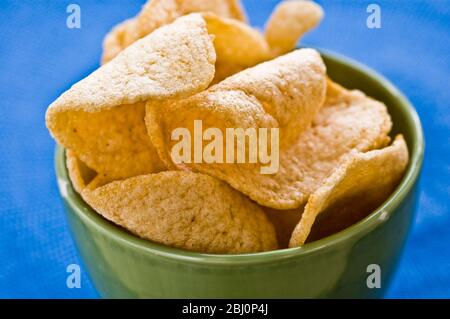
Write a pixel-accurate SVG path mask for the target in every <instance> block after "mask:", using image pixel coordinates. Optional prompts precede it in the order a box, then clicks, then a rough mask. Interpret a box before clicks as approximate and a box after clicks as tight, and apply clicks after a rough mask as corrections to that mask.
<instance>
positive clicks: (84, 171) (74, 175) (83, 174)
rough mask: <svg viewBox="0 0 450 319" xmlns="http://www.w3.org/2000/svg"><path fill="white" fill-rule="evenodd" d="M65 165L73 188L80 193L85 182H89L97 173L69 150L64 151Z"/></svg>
mask: <svg viewBox="0 0 450 319" xmlns="http://www.w3.org/2000/svg"><path fill="white" fill-rule="evenodd" d="M66 167H67V172H68V173H69V178H70V180H71V181H72V185H73V188H74V189H75V190H76V191H77V192H78V193H81V192H82V191H83V190H84V188H85V187H86V185H87V184H89V183H90V182H91V181H92V180H93V179H94V178H95V176H96V175H97V172H95V171H93V170H91V169H90V168H89V167H87V166H86V164H84V163H83V162H82V161H80V160H79V159H78V158H77V157H76V155H75V154H74V153H73V152H72V151H70V150H67V151H66Z"/></svg>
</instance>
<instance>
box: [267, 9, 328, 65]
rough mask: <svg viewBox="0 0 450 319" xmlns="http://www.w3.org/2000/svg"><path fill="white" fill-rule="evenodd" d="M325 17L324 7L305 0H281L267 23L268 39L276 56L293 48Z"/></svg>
mask: <svg viewBox="0 0 450 319" xmlns="http://www.w3.org/2000/svg"><path fill="white" fill-rule="evenodd" d="M322 18H323V10H322V8H321V7H320V6H319V5H318V4H316V3H314V2H312V1H305V0H290V1H283V2H281V3H280V4H279V5H278V6H277V7H276V8H275V10H274V12H273V13H272V15H271V17H270V19H269V21H268V22H267V25H266V33H265V34H266V39H267V42H268V43H269V45H270V48H271V49H272V52H273V54H274V55H275V56H277V55H280V54H284V53H286V52H289V51H291V50H293V49H294V48H295V47H296V45H297V42H298V40H299V39H300V38H301V37H302V36H303V34H305V33H306V32H308V31H309V30H311V29H313V28H314V27H316V26H317V25H318V24H319V23H320V21H321V20H322Z"/></svg>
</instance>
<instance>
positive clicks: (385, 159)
mask: <svg viewBox="0 0 450 319" xmlns="http://www.w3.org/2000/svg"><path fill="white" fill-rule="evenodd" d="M407 164H408V148H407V146H406V143H405V140H404V139H403V136H401V135H400V136H398V137H397V138H396V139H395V141H394V143H393V144H392V145H391V146H388V147H386V148H383V149H380V150H373V151H370V152H367V153H356V154H353V155H352V156H351V157H349V158H348V159H347V161H346V162H345V163H344V164H342V165H341V166H340V167H339V168H338V169H337V170H336V171H334V172H333V174H332V175H331V176H330V177H329V178H327V179H326V181H325V182H324V183H323V185H321V186H320V187H319V188H318V189H317V190H316V191H315V192H314V193H313V194H312V195H311V197H310V198H309V200H308V203H307V205H306V207H305V210H304V212H303V214H302V218H301V220H300V222H299V223H298V225H297V226H296V228H295V230H294V231H293V233H292V237H291V239H290V242H289V247H297V246H301V245H303V244H304V243H305V241H306V240H307V239H308V241H313V240H316V239H319V238H323V237H325V236H328V235H331V234H333V233H336V232H338V231H340V230H342V229H345V228H347V227H348V226H350V225H353V224H354V223H356V222H357V221H359V220H361V219H362V218H364V217H366V216H367V215H368V214H370V213H371V212H372V211H373V210H374V209H376V208H377V207H378V206H379V205H381V204H382V203H383V202H384V201H385V200H386V199H387V197H388V196H389V195H390V194H391V193H392V192H393V191H394V189H395V187H396V186H397V185H398V183H399V182H400V180H401V178H402V176H403V174H404V171H405V169H406V166H407Z"/></svg>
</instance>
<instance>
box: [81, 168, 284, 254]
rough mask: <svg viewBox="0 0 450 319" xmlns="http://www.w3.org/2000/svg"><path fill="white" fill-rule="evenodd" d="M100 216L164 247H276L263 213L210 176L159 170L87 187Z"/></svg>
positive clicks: (226, 249)
mask: <svg viewBox="0 0 450 319" xmlns="http://www.w3.org/2000/svg"><path fill="white" fill-rule="evenodd" d="M82 196H83V198H84V199H85V200H86V202H87V203H88V204H89V205H91V206H92V208H94V209H95V210H96V211H97V212H98V213H100V214H101V215H102V216H104V217H105V218H107V219H108V220H110V221H112V222H114V223H116V224H118V225H120V226H122V227H124V228H126V229H128V230H129V231H131V232H132V233H134V234H136V235H138V236H140V237H142V238H146V239H149V240H152V241H155V242H158V243H162V244H165V245H168V246H172V247H177V248H184V249H188V250H193V251H201V252H208V253H226V254H231V253H249V252H258V251H266V250H273V249H277V247H278V246H277V241H276V236H275V231H274V228H273V226H272V224H271V223H270V222H269V221H268V219H267V218H266V216H265V215H264V212H263V211H262V210H261V209H260V208H259V207H258V206H257V205H256V204H254V203H253V202H251V201H250V200H249V199H248V198H246V197H245V196H244V195H242V194H240V193H239V192H237V191H235V190H234V189H232V188H231V187H229V186H228V185H227V184H226V183H224V182H221V181H219V180H217V179H215V178H213V177H210V176H207V175H202V174H196V173H191V172H162V173H158V174H151V175H144V176H138V177H133V178H129V179H127V180H124V181H115V182H112V183H109V184H107V185H105V186H102V187H99V188H96V189H89V188H88V189H85V190H84V191H83V192H82Z"/></svg>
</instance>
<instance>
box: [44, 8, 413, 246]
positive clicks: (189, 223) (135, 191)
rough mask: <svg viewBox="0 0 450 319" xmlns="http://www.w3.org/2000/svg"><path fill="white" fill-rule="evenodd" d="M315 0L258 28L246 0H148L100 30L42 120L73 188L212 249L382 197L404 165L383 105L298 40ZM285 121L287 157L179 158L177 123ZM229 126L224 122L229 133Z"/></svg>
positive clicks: (322, 230) (271, 238) (160, 231)
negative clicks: (93, 66) (90, 53)
mask: <svg viewBox="0 0 450 319" xmlns="http://www.w3.org/2000/svg"><path fill="white" fill-rule="evenodd" d="M322 17H323V11H322V9H321V7H320V6H318V5H317V4H315V3H314V2H312V1H300V0H299V1H284V2H281V3H280V4H279V5H278V6H277V7H276V8H275V9H274V12H273V13H272V15H271V17H270V18H269V20H268V22H267V24H266V27H265V30H264V32H261V31H259V30H256V29H254V28H252V27H251V26H250V25H249V24H248V22H247V18H246V13H245V12H244V8H243V6H242V4H241V3H240V1H239V0H208V1H204V0H151V1H149V2H148V3H147V4H146V5H145V6H144V7H143V8H142V10H141V12H140V13H139V14H138V15H137V16H136V17H134V18H131V19H129V20H127V21H125V22H123V23H121V24H119V25H117V26H116V27H114V28H113V29H112V30H111V32H110V33H109V34H107V35H106V37H105V40H104V52H103V57H102V65H101V67H100V68H99V69H97V70H96V71H95V72H93V73H92V74H90V75H89V76H88V77H86V78H85V79H83V80H81V81H80V82H78V83H76V84H75V85H73V86H72V87H71V88H70V89H69V90H68V91H67V92H65V93H64V94H62V95H61V96H60V97H59V98H58V99H57V100H56V101H55V102H53V103H52V104H51V105H50V106H49V108H48V110H47V114H46V124H47V127H48V129H49V130H50V132H51V134H52V136H53V137H54V138H55V140H56V141H57V142H58V143H59V144H60V145H62V146H63V147H64V148H65V149H66V162H67V169H68V172H69V176H70V179H71V181H72V184H73V186H74V188H75V190H76V191H77V192H78V193H79V194H80V195H81V197H82V198H83V199H84V201H85V202H86V203H88V204H89V205H90V206H91V207H92V208H93V209H94V210H95V211H96V212H97V213H98V214H100V215H102V216H103V217H104V218H106V219H107V220H109V221H111V222H112V223H115V224H117V225H119V226H121V227H123V228H125V229H126V230H128V231H129V232H131V233H133V234H135V235H137V236H139V237H141V238H144V239H147V240H150V241H152V242H157V243H160V244H163V245H167V246H171V247H176V248H181V249H186V250H191V251H197V252H205V253H216V254H240V253H251V252H261V251H269V250H276V249H282V248H287V247H298V246H302V245H304V244H305V243H308V242H312V241H315V240H318V239H321V238H323V237H326V236H329V235H331V234H334V233H336V232H339V231H341V230H343V229H345V228H347V227H349V226H351V225H352V224H354V223H356V222H358V221H359V220H361V219H362V218H364V217H366V216H367V215H369V214H370V213H371V212H372V211H373V210H374V209H376V208H377V207H379V205H381V204H382V203H383V202H384V201H385V200H386V199H387V198H388V197H389V195H390V194H391V193H392V192H393V191H394V189H395V187H396V186H397V185H398V183H399V182H400V180H401V179H402V177H403V174H404V171H405V169H406V167H407V164H408V149H407V145H406V143H405V140H404V138H403V136H401V135H398V136H396V137H390V136H389V133H390V131H391V127H392V122H391V117H390V115H389V113H388V111H387V108H386V106H385V105H384V104H383V103H381V102H379V101H376V100H374V99H372V98H370V97H368V96H366V95H365V94H364V93H363V92H360V91H356V90H348V89H346V88H344V87H342V86H340V85H339V84H337V83H334V82H333V81H332V80H331V79H330V78H329V77H328V76H327V71H326V67H325V64H324V62H323V60H322V58H321V56H320V54H319V53H318V52H317V51H316V50H314V49H308V48H305V49H296V45H297V42H298V41H299V39H300V38H301V37H302V35H303V34H304V33H306V32H308V31H309V30H311V29H312V28H314V27H315V26H317V25H318V24H319V22H320V21H321V19H322ZM198 120H201V121H202V123H203V129H207V128H218V129H221V130H224V129H225V128H229V127H237V128H244V129H248V128H255V129H260V128H268V129H272V128H278V129H279V132H280V133H279V143H278V144H277V145H279V165H278V169H277V171H276V172H274V173H272V174H262V173H261V167H262V166H263V165H264V164H263V163H258V162H256V163H254V162H252V163H242V162H239V163H214V162H212V163H211V162H209V163H206V162H201V161H194V160H193V161H187V162H183V163H179V162H177V161H174V160H173V158H172V156H171V150H172V147H173V146H174V145H175V144H176V143H177V141H174V140H173V138H172V133H173V131H174V130H175V129H177V128H186V129H187V130H189V131H190V132H192V136H194V132H193V130H194V126H193V122H194V121H198ZM224 135H225V133H224Z"/></svg>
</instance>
